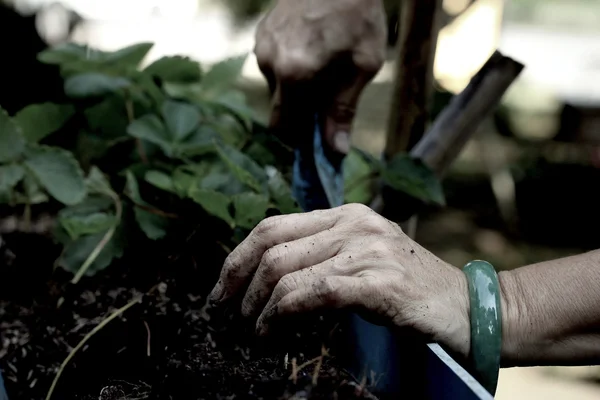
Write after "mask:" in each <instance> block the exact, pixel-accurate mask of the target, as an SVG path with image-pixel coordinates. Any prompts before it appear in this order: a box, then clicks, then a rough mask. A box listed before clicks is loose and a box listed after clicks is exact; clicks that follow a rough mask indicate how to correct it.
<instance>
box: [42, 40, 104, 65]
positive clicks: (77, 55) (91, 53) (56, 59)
mask: <svg viewBox="0 0 600 400" xmlns="http://www.w3.org/2000/svg"><path fill="white" fill-rule="evenodd" d="M103 56H104V52H101V51H98V50H95V49H92V48H90V47H89V46H84V45H80V44H76V43H63V44H59V45H57V46H54V47H51V48H49V49H46V50H44V51H42V52H41V53H39V54H38V57H37V59H38V60H39V61H40V62H42V63H44V64H53V65H61V64H66V63H70V62H74V61H78V60H85V59H88V60H98V59H101V58H102V57H103Z"/></svg>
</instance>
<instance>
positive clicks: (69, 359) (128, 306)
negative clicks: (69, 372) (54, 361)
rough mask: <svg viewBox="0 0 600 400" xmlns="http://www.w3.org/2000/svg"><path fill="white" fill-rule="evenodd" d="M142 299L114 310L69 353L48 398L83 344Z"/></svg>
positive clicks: (47, 399)
mask: <svg viewBox="0 0 600 400" xmlns="http://www.w3.org/2000/svg"><path fill="white" fill-rule="evenodd" d="M141 300H142V296H139V297H137V298H135V299H134V300H132V301H130V302H129V303H127V304H126V305H125V306H123V307H122V308H120V309H118V310H116V311H115V312H113V313H112V314H111V315H110V316H108V317H107V318H106V319H104V320H103V321H102V322H101V323H100V324H99V325H98V326H96V327H95V328H94V329H92V331H91V332H90V333H88V334H87V335H85V337H84V338H83V339H82V340H81V341H80V342H79V343H78V344H77V346H75V348H73V350H71V352H70V353H69V355H68V356H67V358H65V360H64V361H63V362H62V364H61V365H60V368H59V369H58V372H57V373H56V376H55V377H54V380H53V381H52V385H51V386H50V390H48V394H47V395H46V400H50V399H51V398H52V394H53V393H54V389H55V388H56V384H57V383H58V380H59V379H60V377H61V375H62V373H63V372H64V370H65V367H66V366H67V364H68V363H69V361H71V359H73V357H74V356H75V353H77V352H78V351H79V350H81V348H83V346H84V345H85V344H86V343H87V341H88V340H90V339H91V338H92V337H93V336H94V335H95V334H96V333H98V332H100V331H101V330H102V329H103V328H104V327H105V326H106V325H108V324H109V323H110V322H111V321H112V320H114V319H115V318H117V317H118V316H120V315H121V314H123V313H124V312H125V311H127V310H129V309H130V308H131V307H133V306H134V305H136V304H137V303H139V302H141Z"/></svg>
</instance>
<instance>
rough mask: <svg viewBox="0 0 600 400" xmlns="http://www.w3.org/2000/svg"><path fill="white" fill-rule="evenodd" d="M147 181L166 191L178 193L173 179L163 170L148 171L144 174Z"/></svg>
mask: <svg viewBox="0 0 600 400" xmlns="http://www.w3.org/2000/svg"><path fill="white" fill-rule="evenodd" d="M144 179H145V180H146V182H148V183H149V184H151V185H152V186H155V187H157V188H159V189H162V190H164V191H166V192H171V193H174V194H177V190H176V189H175V185H174V184H173V179H172V178H171V177H170V176H169V175H167V174H165V173H164V172H161V171H148V172H146V175H145V176H144Z"/></svg>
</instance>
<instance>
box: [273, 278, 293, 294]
mask: <svg viewBox="0 0 600 400" xmlns="http://www.w3.org/2000/svg"><path fill="white" fill-rule="evenodd" d="M297 287H298V285H297V282H296V278H294V276H293V275H291V274H288V275H286V276H284V277H283V278H281V279H280V280H279V283H277V286H275V292H277V295H278V296H279V297H283V296H285V295H286V294H288V293H291V292H293V291H294V290H295V289H296V288H297Z"/></svg>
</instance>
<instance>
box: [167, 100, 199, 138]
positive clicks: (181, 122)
mask: <svg viewBox="0 0 600 400" xmlns="http://www.w3.org/2000/svg"><path fill="white" fill-rule="evenodd" d="M162 115H163V118H164V120H165V122H166V123H167V128H168V129H169V132H170V133H171V138H172V139H173V140H172V141H173V142H181V141H182V140H184V139H185V138H186V137H188V136H189V135H190V134H191V133H192V132H193V131H194V130H195V129H196V128H197V127H198V124H200V113H199V112H198V109H197V108H196V107H195V106H193V105H191V104H188V103H183V102H180V101H173V100H167V101H166V102H165V103H164V104H163V106H162Z"/></svg>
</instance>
